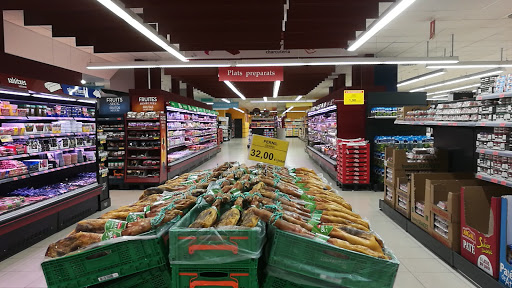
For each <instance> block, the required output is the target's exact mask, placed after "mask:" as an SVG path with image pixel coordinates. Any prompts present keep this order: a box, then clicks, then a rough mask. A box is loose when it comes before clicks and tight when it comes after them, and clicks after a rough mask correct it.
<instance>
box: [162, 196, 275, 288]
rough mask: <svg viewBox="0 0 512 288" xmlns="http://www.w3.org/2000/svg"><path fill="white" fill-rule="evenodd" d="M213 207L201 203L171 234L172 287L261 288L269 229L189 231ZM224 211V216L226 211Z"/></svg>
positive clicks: (259, 227) (204, 202) (261, 226)
mask: <svg viewBox="0 0 512 288" xmlns="http://www.w3.org/2000/svg"><path fill="white" fill-rule="evenodd" d="M209 207H210V205H208V204H207V203H206V201H204V200H203V201H200V202H199V203H198V204H197V205H196V207H194V208H193V209H192V210H190V212H189V213H188V214H187V215H185V217H183V219H181V220H180V222H178V223H177V224H176V226H174V227H172V228H171V229H170V230H169V245H170V246H169V261H170V264H171V265H170V266H171V271H172V282H173V284H172V287H174V288H188V287H199V286H208V287H217V286H226V287H244V288H258V287H259V286H258V285H259V284H258V260H259V257H260V255H261V251H262V250H263V244H264V243H265V234H266V229H265V225H264V223H263V222H262V221H261V220H260V221H259V223H258V225H257V226H256V227H254V228H244V229H241V228H242V227H231V228H230V227H225V228H222V229H221V228H217V229H196V228H189V226H190V224H192V223H193V222H194V221H195V220H196V218H197V216H198V215H199V214H200V213H201V212H202V211H203V210H205V209H207V208H209ZM230 208H231V207H222V208H221V209H220V210H221V211H220V215H222V214H223V213H224V212H225V210H226V209H230Z"/></svg>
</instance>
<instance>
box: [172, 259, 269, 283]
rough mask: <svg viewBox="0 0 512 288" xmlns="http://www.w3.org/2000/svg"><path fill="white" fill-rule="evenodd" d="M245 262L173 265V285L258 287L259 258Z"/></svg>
mask: <svg viewBox="0 0 512 288" xmlns="http://www.w3.org/2000/svg"><path fill="white" fill-rule="evenodd" d="M244 263H249V264H244ZM244 263H241V262H235V263H229V264H220V265H178V264H176V265H171V270H172V282H173V285H172V287H173V288H190V287H231V288H258V287H259V285H258V259H252V260H250V261H249V262H246V261H244Z"/></svg>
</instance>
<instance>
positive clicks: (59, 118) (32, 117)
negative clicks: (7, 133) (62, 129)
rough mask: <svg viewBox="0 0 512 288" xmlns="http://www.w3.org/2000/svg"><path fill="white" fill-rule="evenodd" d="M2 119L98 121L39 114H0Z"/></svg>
mask: <svg viewBox="0 0 512 288" xmlns="http://www.w3.org/2000/svg"><path fill="white" fill-rule="evenodd" d="M0 120H31V121H36V120H52V121H55V120H76V121H93V122H94V121H96V119H95V118H88V117H39V116H0Z"/></svg>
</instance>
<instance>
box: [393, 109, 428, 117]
mask: <svg viewBox="0 0 512 288" xmlns="http://www.w3.org/2000/svg"><path fill="white" fill-rule="evenodd" d="M429 108H430V107H429V106H404V107H398V109H397V111H396V119H398V120H404V119H405V116H406V115H407V112H409V111H415V110H428V109H429Z"/></svg>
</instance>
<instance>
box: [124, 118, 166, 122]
mask: <svg viewBox="0 0 512 288" xmlns="http://www.w3.org/2000/svg"><path fill="white" fill-rule="evenodd" d="M158 120H160V119H158V118H148V119H138V118H126V121H129V122H135V121H142V122H144V121H145V122H150V121H158Z"/></svg>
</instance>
